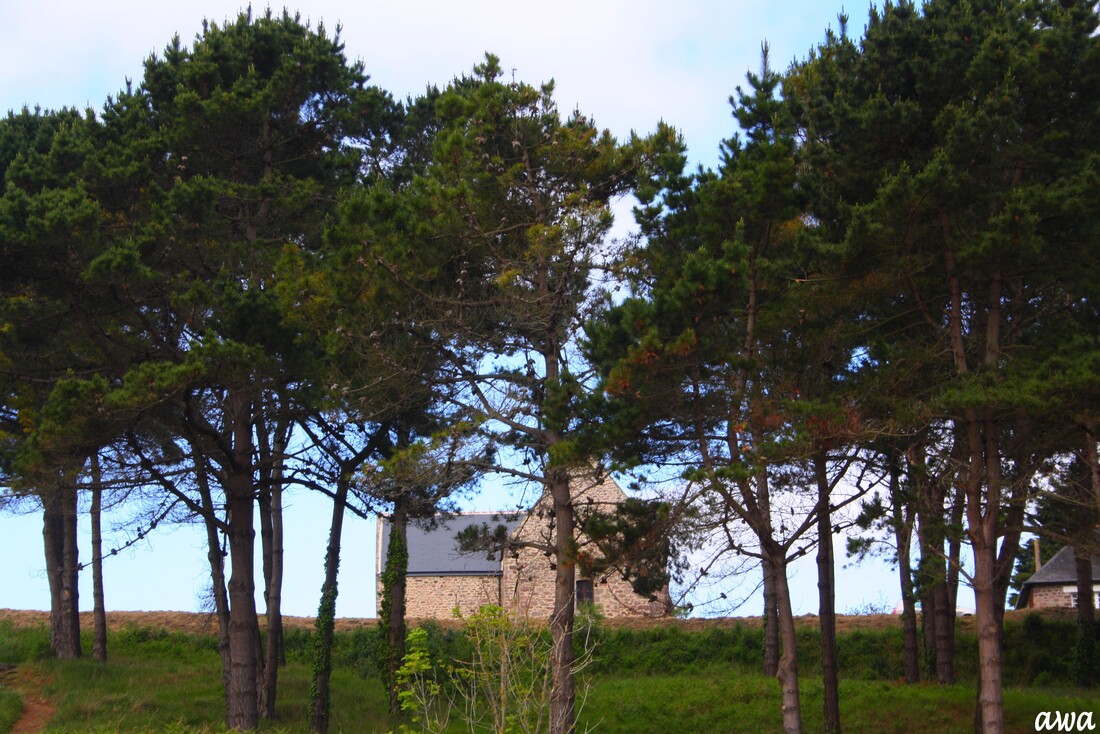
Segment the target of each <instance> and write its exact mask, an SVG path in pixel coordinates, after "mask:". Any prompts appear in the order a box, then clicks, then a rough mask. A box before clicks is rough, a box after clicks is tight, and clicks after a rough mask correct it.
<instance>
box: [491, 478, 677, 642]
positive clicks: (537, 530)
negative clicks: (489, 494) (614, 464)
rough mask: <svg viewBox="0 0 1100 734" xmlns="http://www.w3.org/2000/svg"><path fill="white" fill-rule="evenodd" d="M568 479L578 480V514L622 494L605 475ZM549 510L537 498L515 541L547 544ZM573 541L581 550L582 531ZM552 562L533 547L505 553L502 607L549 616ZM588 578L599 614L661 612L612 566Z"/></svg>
mask: <svg viewBox="0 0 1100 734" xmlns="http://www.w3.org/2000/svg"><path fill="white" fill-rule="evenodd" d="M574 481H575V482H577V483H578V484H579V486H574V488H573V494H574V497H575V498H576V499H575V504H576V506H577V513H578V515H583V514H584V513H585V512H587V511H596V512H611V511H612V510H614V508H615V506H616V505H618V504H619V503H620V502H622V501H623V500H624V499H626V495H624V494H623V491H622V490H621V489H620V488H619V486H618V485H617V484H615V482H614V481H612V480H611V479H610V478H607V479H605V480H604V481H603V482H600V483H595V482H588V483H585V482H584V480H583V479H579V480H574ZM550 510H551V508H550V502H549V500H548V498H544V499H543V500H541V501H540V502H539V503H538V504H537V505H536V506H535V508H534V510H533V511H532V512H531V513H530V514H529V515H528V516H527V518H526V519H525V520H524V521H523V523H522V524H521V525H520V527H519V528H518V529H517V530H516V532H515V535H514V537H515V538H516V540H518V541H521V542H537V543H540V544H542V545H544V546H547V547H553V545H554V542H555V533H554V531H553V529H552V528H551V527H550V519H551V516H552V513H551V511H550ZM578 543H579V545H580V547H581V550H582V552H584V551H585V550H586V549H585V545H586V539H585V538H584V536H583V535H579V536H578ZM589 552H590V551H589ZM553 563H554V557H553V556H552V555H550V556H548V555H547V554H546V552H545V551H543V550H540V549H538V548H530V547H525V548H518V549H517V550H516V551H515V553H513V554H512V556H511V557H506V558H505V559H504V577H503V579H502V582H503V583H502V588H503V593H504V605H505V607H506V608H507V609H509V610H510V611H513V612H515V613H516V614H517V615H518V616H520V617H523V618H527V619H531V620H539V621H542V620H547V619H549V618H550V615H551V614H552V613H553V609H554V580H555V579H554V575H555V569H554V566H553ZM582 578H583V577H580V576H578V579H582ZM590 580H591V581H592V597H593V598H592V601H593V604H594V605H595V606H596V607H597V608H598V609H599V610H600V612H601V613H602V614H603V615H604V616H605V617H608V618H611V619H614V618H620V617H640V616H658V615H660V614H662V613H664V612H665V607H664V605H662V604H660V603H656V602H651V601H650V600H649V599H647V598H646V597H644V596H640V595H638V594H636V593H634V589H633V588H632V587H631V585H630V582H629V581H626V580H625V579H623V578H622V576H621V575H619V574H618V573H616V572H614V571H612V572H609V573H607V574H605V575H601V576H599V577H597V578H593V579H590Z"/></svg>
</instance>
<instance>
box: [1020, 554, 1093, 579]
mask: <svg viewBox="0 0 1100 734" xmlns="http://www.w3.org/2000/svg"><path fill="white" fill-rule="evenodd" d="M1075 563H1076V562H1075V561H1074V559H1073V548H1071V547H1069V546H1068V545H1067V546H1066V547H1065V548H1062V549H1061V550H1060V551H1058V552H1057V553H1055V554H1054V557H1053V558H1051V559H1050V560H1049V561H1047V562H1046V563H1044V564H1043V565H1042V566H1041V567H1040V568H1039V570H1038V571H1036V572H1035V573H1034V574H1032V575H1031V578H1029V579H1028V580H1027V581H1025V582H1024V586H1028V585H1032V586H1034V585H1035V584H1075V583H1077V570H1076V567H1075ZM1092 580H1093V581H1100V556H1097V555H1094V556H1093V557H1092Z"/></svg>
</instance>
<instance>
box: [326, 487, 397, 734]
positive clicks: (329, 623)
mask: <svg viewBox="0 0 1100 734" xmlns="http://www.w3.org/2000/svg"><path fill="white" fill-rule="evenodd" d="M350 484H351V482H350V481H349V480H348V479H347V478H346V477H341V478H340V479H339V480H338V481H337V484H336V497H335V500H334V501H333V504H332V523H331V524H330V526H329V532H328V548H327V549H326V550H325V580H324V583H323V584H322V585H321V603H320V606H319V608H318V610H317V619H316V620H315V622H314V624H315V625H316V634H317V644H316V647H315V648H314V649H315V651H316V655H315V657H314V660H313V682H312V684H311V685H310V689H309V706H310V717H309V730H310V731H311V732H313V734H325V733H326V732H327V731H328V724H329V710H330V700H331V699H330V696H329V680H330V678H331V677H332V638H333V630H334V629H335V627H336V595H337V592H338V586H337V579H338V576H339V572H340V544H341V537H342V536H343V528H344V508H345V507H346V506H347V500H348V490H349V487H350ZM379 522H381V521H379Z"/></svg>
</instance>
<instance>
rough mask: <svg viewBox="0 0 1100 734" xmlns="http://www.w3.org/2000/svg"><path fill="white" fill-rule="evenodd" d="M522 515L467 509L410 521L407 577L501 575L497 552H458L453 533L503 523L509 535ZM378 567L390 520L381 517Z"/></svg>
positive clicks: (381, 564)
mask: <svg viewBox="0 0 1100 734" xmlns="http://www.w3.org/2000/svg"><path fill="white" fill-rule="evenodd" d="M522 519H523V515H521V514H517V513H500V512H467V513H462V514H460V515H452V516H451V517H449V518H447V519H445V520H441V519H440V518H438V517H435V518H431V519H430V520H427V521H424V520H411V521H410V522H409V528H408V545H409V570H408V575H409V576H462V575H469V576H488V575H500V574H501V559H500V552H499V551H497V552H496V553H492V552H490V551H473V552H462V551H460V550H459V547H458V541H457V540H456V536H457V535H458V534H459V533H460V532H462V531H463V530H465V529H466V528H469V527H476V526H480V525H483V524H484V525H488V526H489V528H490V529H492V528H495V527H496V526H497V525H504V526H505V527H507V528H508V534H509V535H511V534H512V533H513V532H514V531H515V529H516V528H517V527H519V524H520V521H521V520H522ZM380 522H381V523H382V525H381V527H382V547H381V556H382V558H381V561H380V567H384V566H385V563H386V549H387V548H388V547H389V542H390V528H391V525H390V519H389V518H388V517H383V518H381V519H380Z"/></svg>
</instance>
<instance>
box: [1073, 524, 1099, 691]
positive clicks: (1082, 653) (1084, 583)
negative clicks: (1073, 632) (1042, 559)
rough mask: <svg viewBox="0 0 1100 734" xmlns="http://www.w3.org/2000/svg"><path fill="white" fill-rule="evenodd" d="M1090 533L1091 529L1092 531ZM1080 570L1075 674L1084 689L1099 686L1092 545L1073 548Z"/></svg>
mask: <svg viewBox="0 0 1100 734" xmlns="http://www.w3.org/2000/svg"><path fill="white" fill-rule="evenodd" d="M1090 532H1091V528H1090ZM1073 551H1074V555H1073V557H1074V566H1075V568H1076V570H1077V644H1076V647H1075V649H1074V660H1073V674H1074V679H1075V682H1076V683H1077V685H1078V686H1080V687H1081V688H1092V687H1093V686H1094V685H1096V593H1095V592H1094V591H1093V590H1092V552H1093V548H1092V547H1091V544H1090V543H1082V544H1080V545H1078V546H1076V547H1074V549H1073Z"/></svg>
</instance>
